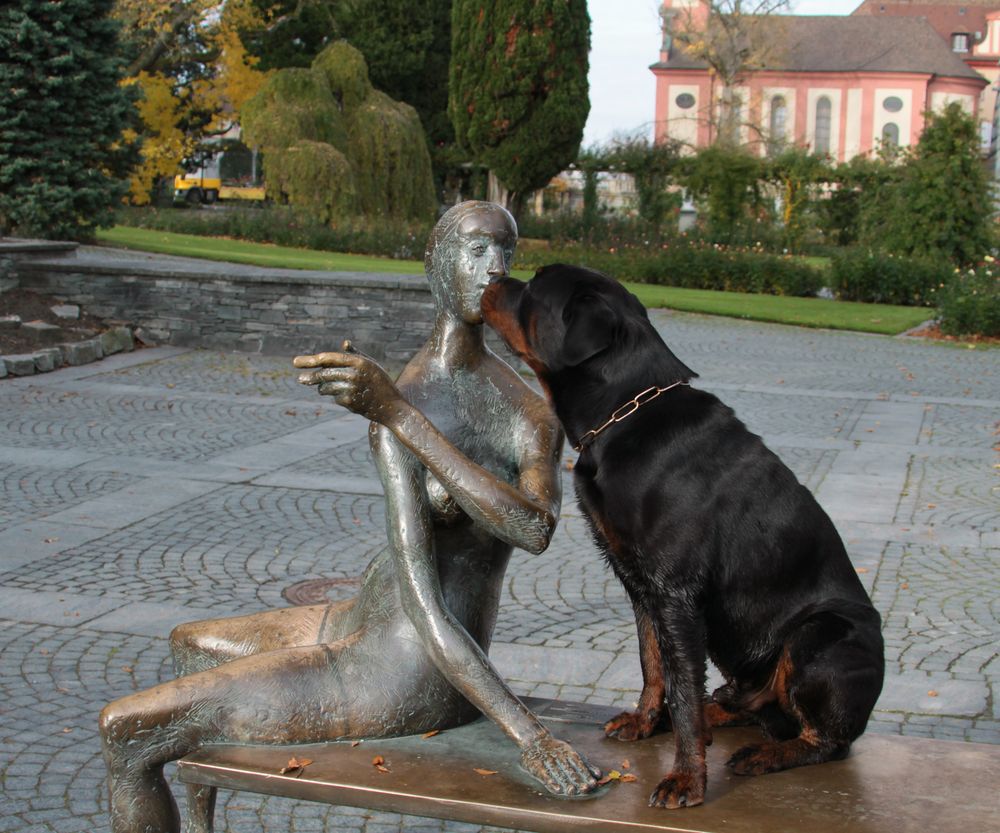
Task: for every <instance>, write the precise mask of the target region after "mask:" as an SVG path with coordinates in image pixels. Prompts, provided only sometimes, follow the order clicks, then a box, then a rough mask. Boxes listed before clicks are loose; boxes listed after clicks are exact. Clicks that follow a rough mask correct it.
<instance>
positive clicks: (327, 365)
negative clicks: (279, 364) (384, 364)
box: [292, 341, 403, 424]
mask: <svg viewBox="0 0 1000 833" xmlns="http://www.w3.org/2000/svg"><path fill="white" fill-rule="evenodd" d="M292 364H294V365H295V367H298V368H310V369H309V370H308V371H307V372H305V373H300V374H299V382H301V383H302V384H303V385H317V390H319V392H320V393H321V394H323V395H325V396H332V397H333V398H334V399H336V400H337V403H338V404H340V405H343V406H344V407H345V408H347V409H348V410H350V411H353V412H354V413H356V414H360V415H361V416H363V417H365V418H366V419H370V420H372V421H373V422H379V423H383V424H384V423H385V422H386V420H387V418H388V417H389V416H390V415H391V414H392V413H393V412H394V410H395V406H397V405H398V404H399V403H400V402H402V401H403V397H402V394H400V392H399V390H398V388H397V387H396V385H395V384H394V383H393V381H392V379H390V378H389V374H388V373H386V372H385V371H384V370H383V369H382V368H381V367H380V366H379V365H378V363H377V362H375V360H374V359H370V358H369V357H368V356H365V355H364V354H362V353H359V352H358V351H357V350H355V349H354V348H353V347H352V346H351V342H350V341H345V342H344V344H343V347H342V348H341V352H339V353H317V354H316V355H314V356H296V357H295V359H294V360H293V362H292Z"/></svg>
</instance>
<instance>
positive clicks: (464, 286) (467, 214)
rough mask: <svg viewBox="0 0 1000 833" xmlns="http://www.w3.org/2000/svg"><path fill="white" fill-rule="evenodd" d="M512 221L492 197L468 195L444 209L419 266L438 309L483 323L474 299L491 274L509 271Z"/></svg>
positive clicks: (514, 226) (514, 227) (513, 234)
mask: <svg viewBox="0 0 1000 833" xmlns="http://www.w3.org/2000/svg"><path fill="white" fill-rule="evenodd" d="M516 245H517V223H515V222H514V218H513V217H512V216H511V215H510V212H509V211H507V209H505V208H503V207H502V206H499V205H497V204H496V203H492V202H481V201H476V200H470V201H469V202H463V203H460V204H459V205H456V206H455V207H454V208H451V209H449V210H448V211H447V212H446V213H445V215H444V216H443V217H442V218H441V219H440V220H438V223H437V225H436V226H434V230H433V231H432V232H431V234H430V237H429V238H428V241H427V251H426V252H425V254H424V268H425V269H426V271H427V279H428V281H430V285H431V293H432V294H433V296H434V302H435V303H436V304H437V307H438V310H439V311H442V312H444V311H448V312H452V313H454V314H456V315H457V316H458V317H460V318H461V319H462V320H463V321H465V322H466V323H467V324H480V323H482V320H483V319H482V312H481V311H480V308H479V303H480V301H481V300H482V296H483V290H484V289H485V288H486V286H487V284H488V283H489V282H490V280H491V279H493V278H498V277H503V276H504V275H507V274H508V272H509V271H510V263H511V260H512V259H513V257H514V247H515V246H516Z"/></svg>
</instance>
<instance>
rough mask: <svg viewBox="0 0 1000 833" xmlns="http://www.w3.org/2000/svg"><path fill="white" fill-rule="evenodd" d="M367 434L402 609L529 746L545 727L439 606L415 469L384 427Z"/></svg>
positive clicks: (452, 676)
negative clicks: (379, 484) (383, 501)
mask: <svg viewBox="0 0 1000 833" xmlns="http://www.w3.org/2000/svg"><path fill="white" fill-rule="evenodd" d="M371 439H372V452H373V454H374V457H375V462H376V466H377V467H378V471H379V476H380V478H381V480H382V485H383V487H384V489H385V495H386V522H387V533H388V538H389V547H390V550H391V552H392V554H393V558H394V560H395V565H396V574H397V580H398V584H399V590H400V597H401V600H402V605H403V611H404V613H405V614H406V616H407V618H408V619H409V620H410V622H411V623H412V624H413V627H414V628H415V629H416V631H417V634H418V635H419V637H420V640H421V642H422V643H423V644H424V646H425V647H426V648H427V650H428V651H429V653H430V655H431V658H432V659H433V661H434V664H435V665H436V666H437V667H438V669H439V670H440V671H441V673H442V674H444V675H445V676H446V677H447V679H448V681H449V682H450V683H451V684H452V685H453V686H455V688H456V689H458V690H459V691H460V692H461V693H462V694H463V695H464V696H465V697H466V698H467V699H468V700H469V701H470V702H471V703H473V704H474V705H475V706H476V707H477V708H478V709H479V710H480V711H482V712H483V713H484V714H486V715H488V716H489V717H490V718H492V719H493V720H494V721H496V723H497V725H498V726H500V727H501V728H502V729H503V731H504V732H505V733H506V734H507V735H508V736H509V737H510V738H511V739H512V740H513V741H514V742H515V743H517V744H518V746H520V747H522V748H525V747H527V746H529V745H530V744H532V743H533V742H535V741H537V740H538V739H539V738H540V737H542V736H545V735H548V731H547V730H546V729H545V727H544V726H542V724H541V723H540V722H539V721H538V719H537V718H536V717H535V716H534V715H533V714H532V713H531V712H530V711H529V710H528V709H527V708H526V707H525V706H524V705H523V704H522V703H521V702H520V700H518V699H517V697H516V696H515V695H514V693H513V692H512V691H511V690H510V689H509V688H508V687H507V685H506V684H505V683H504V682H503V680H502V679H501V678H500V675H499V674H498V673H497V672H496V670H495V669H494V668H493V665H492V664H491V663H490V661H489V658H488V657H487V656H486V654H485V653H483V651H482V649H481V648H480V647H479V645H477V644H476V642H475V640H473V639H472V637H471V636H469V634H468V632H467V631H466V630H465V628H463V627H462V626H461V624H460V623H458V622H457V621H456V620H455V618H454V617H453V616H452V614H451V612H450V611H449V610H448V609H447V607H446V606H445V603H444V599H443V597H442V594H441V585H440V581H439V579H438V572H437V566H436V563H435V555H434V542H433V525H432V521H431V518H430V509H429V506H428V503H427V499H426V494H425V492H424V484H423V467H422V466H421V465H420V463H419V461H418V460H417V459H416V458H415V457H414V456H413V455H412V454H411V453H410V452H409V450H408V449H407V448H406V447H405V446H403V445H402V443H400V442H399V440H398V439H397V438H396V437H395V436H394V435H393V434H392V433H391V432H390V431H389V430H388V429H386V428H384V427H382V426H372V437H371Z"/></svg>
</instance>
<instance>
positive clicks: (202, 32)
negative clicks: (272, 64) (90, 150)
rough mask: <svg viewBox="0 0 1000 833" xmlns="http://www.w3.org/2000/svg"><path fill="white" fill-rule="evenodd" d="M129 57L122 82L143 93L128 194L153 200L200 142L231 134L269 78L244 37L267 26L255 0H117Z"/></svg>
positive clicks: (140, 199) (141, 200)
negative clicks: (136, 160)
mask: <svg viewBox="0 0 1000 833" xmlns="http://www.w3.org/2000/svg"><path fill="white" fill-rule="evenodd" d="M114 14H115V17H116V18H117V19H118V20H119V22H120V23H121V26H122V36H121V40H122V43H123V44H124V49H125V52H126V59H127V61H128V70H127V78H126V79H125V81H124V83H126V84H134V85H136V86H138V87H139V89H140V91H141V100H140V102H139V104H138V108H139V113H140V116H141V118H142V123H143V133H142V140H143V147H142V162H141V164H140V166H139V167H138V169H137V170H136V171H135V172H134V174H133V176H132V180H131V190H130V195H129V196H130V199H131V201H132V202H133V203H135V204H137V205H142V204H145V203H148V202H149V201H150V196H151V193H152V191H153V189H154V187H155V185H156V182H157V180H158V179H160V178H161V177H165V176H171V175H173V174H175V173H177V172H178V171H179V170H180V169H181V165H182V163H183V161H184V160H185V158H187V157H189V156H191V155H192V153H193V152H194V151H195V150H196V148H197V146H198V144H199V142H200V141H202V140H203V139H205V138H209V137H212V136H219V135H221V134H223V133H225V132H226V131H227V130H228V129H229V128H230V127H231V126H232V125H233V124H234V123H235V122H237V121H238V119H239V113H240V109H241V108H242V107H243V104H244V103H245V102H246V101H247V100H248V99H250V98H252V97H253V96H254V95H255V94H256V93H257V91H258V90H259V89H260V86H261V84H263V83H264V81H265V80H266V78H267V73H264V72H260V71H259V70H257V68H256V67H257V64H258V59H257V58H256V57H254V56H252V55H250V54H248V53H247V51H246V48H245V47H244V45H243V41H242V39H241V34H242V33H246V32H253V31H256V30H260V29H262V28H264V27H265V26H266V25H267V19H268V17H269V16H270V14H271V12H269V11H268V9H267V8H265V7H263V6H262V5H261V4H255V3H254V2H253V0H224V2H219V0H117V2H116V4H115V13H114Z"/></svg>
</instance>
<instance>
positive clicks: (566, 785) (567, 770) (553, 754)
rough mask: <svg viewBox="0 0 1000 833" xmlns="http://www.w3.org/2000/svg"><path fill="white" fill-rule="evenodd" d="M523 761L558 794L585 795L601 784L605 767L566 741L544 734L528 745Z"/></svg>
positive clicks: (529, 770)
mask: <svg viewBox="0 0 1000 833" xmlns="http://www.w3.org/2000/svg"><path fill="white" fill-rule="evenodd" d="M521 764H522V766H524V768H525V769H526V770H528V772H530V773H531V774H532V775H534V776H535V778H537V779H538V780H539V781H541V782H542V783H543V784H544V785H545V788H546V789H547V790H548V791H549V792H551V793H555V794H556V795H581V794H583V793H587V792H590V791H591V790H593V789H595V788H596V787H597V779H598V778H600V777H601V771H600V770H599V769H597V768H596V767H592V766H591V765H590V764H588V763H587V762H586V761H585V760H584V759H583V758H582V757H581V756H580V755H579V754H578V753H577V752H576V750H575V749H573V747H572V746H570V745H569V744H568V743H566V742H565V741H561V740H559V739H558V738H555V737H553V736H552V735H550V734H544V735H541V736H540V737H539V738H537V739H536V740H534V741H532V742H531V743H530V744H529V745H528V746H526V747H524V750H523V751H522V753H521Z"/></svg>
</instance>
